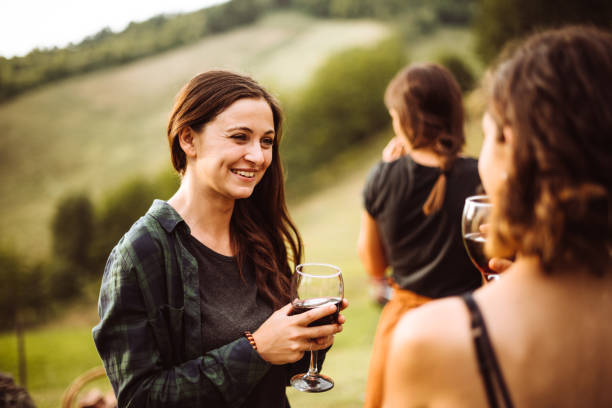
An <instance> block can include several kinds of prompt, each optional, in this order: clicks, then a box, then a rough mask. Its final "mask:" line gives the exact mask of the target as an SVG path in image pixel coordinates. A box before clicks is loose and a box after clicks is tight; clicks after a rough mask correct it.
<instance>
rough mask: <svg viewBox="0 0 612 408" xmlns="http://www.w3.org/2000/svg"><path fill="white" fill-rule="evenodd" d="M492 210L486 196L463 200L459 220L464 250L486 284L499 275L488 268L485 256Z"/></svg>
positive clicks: (487, 259)
mask: <svg viewBox="0 0 612 408" xmlns="http://www.w3.org/2000/svg"><path fill="white" fill-rule="evenodd" d="M492 208H493V207H492V205H491V201H489V197H487V196H486V195H478V196H472V197H468V198H466V199H465V206H464V207H463V216H462V218H461V234H462V235H463V243H464V244H465V249H466V250H467V253H468V255H469V257H470V259H471V260H472V263H473V264H474V265H476V268H478V270H479V271H480V273H482V276H483V277H484V279H485V281H487V282H490V281H492V280H496V279H498V278H499V275H498V274H497V273H496V272H495V271H493V270H492V269H491V268H489V257H488V256H487V255H486V254H485V243H486V241H487V234H486V232H487V229H488V224H489V217H490V215H491V209H492Z"/></svg>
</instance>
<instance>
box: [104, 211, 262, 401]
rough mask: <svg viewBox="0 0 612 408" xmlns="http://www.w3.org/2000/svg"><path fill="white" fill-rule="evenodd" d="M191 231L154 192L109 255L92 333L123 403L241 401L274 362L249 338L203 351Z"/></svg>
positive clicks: (195, 264) (118, 397)
mask: <svg viewBox="0 0 612 408" xmlns="http://www.w3.org/2000/svg"><path fill="white" fill-rule="evenodd" d="M189 233H190V231H189V227H188V226H187V224H186V223H185V222H184V221H183V219H182V218H181V217H180V216H179V215H178V213H177V212H176V211H175V210H174V209H173V208H172V207H171V206H170V205H168V204H167V203H166V202H164V201H160V200H155V201H154V202H153V205H152V206H151V208H150V209H149V211H148V212H147V213H146V214H145V216H143V217H142V218H140V220H138V221H137V222H136V223H135V224H134V225H133V226H132V228H131V229H130V231H129V232H128V233H127V234H126V235H125V236H124V237H123V238H122V239H121V240H120V241H119V243H118V244H117V246H116V247H115V248H114V249H113V251H112V252H111V254H110V256H109V259H108V262H107V264H106V268H105V270H104V276H103V278H102V286H101V289H100V299H99V305H98V313H99V315H100V323H99V324H98V325H97V326H96V327H94V328H93V338H94V341H95V344H96V347H97V349H98V353H99V354H100V356H101V358H102V360H103V362H104V367H105V368H106V373H107V375H108V378H109V379H110V382H111V384H112V386H113V389H114V391H115V395H117V399H118V403H119V406H120V407H145V406H146V407H179V406H180V407H201V406H207V407H217V406H228V407H239V406H241V405H242V404H243V403H244V402H245V400H246V398H247V396H248V395H249V393H250V391H251V390H252V389H253V387H254V386H255V385H256V384H257V383H258V382H259V380H260V379H261V378H262V377H263V376H264V375H265V374H266V372H267V371H268V369H269V367H270V365H269V364H268V363H267V362H266V361H265V360H263V359H262V358H261V357H260V356H259V354H258V353H257V352H256V351H254V350H253V349H252V348H251V345H250V344H249V342H248V341H247V339H246V338H240V339H237V340H235V341H233V342H232V343H229V344H227V345H225V346H222V347H220V348H218V349H215V350H212V351H210V352H207V353H206V354H204V355H202V352H201V345H202V338H201V330H200V329H201V321H200V298H199V292H198V290H199V289H198V288H199V285H200V282H199V276H198V265H197V261H196V259H195V258H194V257H193V256H192V255H191V254H190V253H189V252H188V251H187V249H186V248H185V246H184V245H183V243H182V242H186V241H185V238H186V237H187V236H188V234H189Z"/></svg>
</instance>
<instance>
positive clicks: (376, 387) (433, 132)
mask: <svg viewBox="0 0 612 408" xmlns="http://www.w3.org/2000/svg"><path fill="white" fill-rule="evenodd" d="M385 104H386V106H387V108H388V110H389V114H390V115H391V118H392V122H393V129H394V132H395V135H396V136H395V138H394V139H393V140H392V141H391V142H390V144H389V145H388V146H387V148H386V149H385V151H384V153H383V161H381V162H380V163H378V164H377V165H376V166H375V167H374V168H373V169H372V171H371V173H370V175H369V177H368V181H367V183H366V186H365V188H364V202H365V210H364V211H363V214H362V221H361V232H360V236H359V242H358V250H359V255H360V257H361V259H362V262H363V265H364V267H365V269H366V271H367V273H368V274H369V275H370V276H371V277H372V280H373V281H374V282H381V281H383V282H384V281H385V280H386V279H387V278H386V270H387V268H388V267H391V268H392V269H393V271H392V275H391V279H392V287H393V294H392V297H391V300H390V301H389V302H388V303H387V304H386V305H385V307H384V309H383V310H382V313H381V315H380V318H379V323H378V327H377V330H376V336H375V339H374V343H373V347H372V355H371V358H370V368H369V371H368V381H367V388H366V399H365V406H366V407H380V405H381V401H382V394H381V392H382V390H383V384H384V382H385V378H384V372H385V371H384V363H385V360H386V356H387V351H388V345H389V340H390V335H391V333H392V330H393V329H394V327H395V325H396V324H397V321H398V320H399V318H400V316H401V315H402V314H403V313H404V312H405V311H407V310H409V309H410V308H413V307H416V306H419V305H421V304H423V303H425V302H427V301H429V300H430V299H434V298H440V297H444V296H451V295H457V294H459V293H463V292H465V291H471V290H474V289H476V288H477V287H479V286H480V285H481V283H482V278H481V276H480V272H478V270H477V269H476V268H475V267H474V266H473V265H472V263H471V261H470V259H469V258H468V255H467V253H466V251H465V248H464V246H463V241H462V237H461V213H462V210H463V205H464V202H465V199H466V197H468V196H470V195H473V194H475V193H476V191H477V189H478V188H479V187H480V179H479V177H478V167H477V161H476V160H475V159H471V158H466V157H461V156H460V152H461V148H462V147H463V145H464V142H465V136H464V132H463V104H462V97H461V90H460V88H459V85H458V84H457V81H456V80H455V78H454V77H453V75H452V74H451V73H450V72H449V71H448V70H447V69H446V68H444V67H442V66H440V65H436V64H414V65H410V66H408V67H406V68H404V69H403V70H401V71H400V72H399V73H398V74H397V75H396V76H395V77H394V78H393V79H392V80H391V82H390V83H389V85H388V87H387V90H386V92H385ZM393 150H394V151H393ZM400 150H404V151H405V152H406V154H405V155H402V154H398V153H397V152H398V151H400ZM394 159H395V160H394Z"/></svg>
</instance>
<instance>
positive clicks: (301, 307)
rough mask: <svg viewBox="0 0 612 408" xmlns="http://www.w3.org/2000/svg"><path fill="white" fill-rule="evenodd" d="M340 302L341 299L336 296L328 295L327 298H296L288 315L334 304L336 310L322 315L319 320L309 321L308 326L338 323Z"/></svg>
mask: <svg viewBox="0 0 612 408" xmlns="http://www.w3.org/2000/svg"><path fill="white" fill-rule="evenodd" d="M341 303H342V299H341V298H338V297H328V298H315V299H306V300H297V301H294V302H293V305H292V306H293V309H292V310H291V313H289V314H290V315H296V314H301V313H304V312H307V311H309V310H312V309H316V308H317V307H321V306H328V305H334V306H336V312H335V313H332V314H330V315H327V316H323V317H322V318H320V319H319V320H315V321H314V322H312V323H310V324H309V325H308V326H309V327H313V326H323V325H326V324H336V323H338V316H339V315H340V304H341Z"/></svg>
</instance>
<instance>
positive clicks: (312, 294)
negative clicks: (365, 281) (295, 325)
mask: <svg viewBox="0 0 612 408" xmlns="http://www.w3.org/2000/svg"><path fill="white" fill-rule="evenodd" d="M291 287H292V290H291V291H292V302H291V303H292V306H293V309H292V312H291V314H300V313H304V312H307V311H308V310H311V309H314V308H317V307H321V306H326V305H330V304H333V305H335V306H336V312H335V313H332V314H330V315H328V316H325V317H323V318H321V319H319V320H316V321H314V322H312V323H310V324H309V326H322V325H325V324H334V323H337V322H338V315H339V314H340V307H341V305H342V299H343V298H344V281H343V280H342V272H341V270H340V268H338V267H337V266H334V265H330V264H322V263H304V264H300V265H298V266H297V267H296V268H295V273H294V274H293V279H292V285H291ZM317 357H318V352H317V351H312V350H311V351H310V367H309V368H308V372H307V373H304V374H297V375H295V376H293V377H292V378H291V385H292V386H293V387H295V388H297V389H298V390H300V391H306V392H323V391H327V390H330V389H331V388H332V387H333V386H334V381H333V380H332V379H331V378H330V377H328V376H325V375H321V374H319V367H318V364H317Z"/></svg>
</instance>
